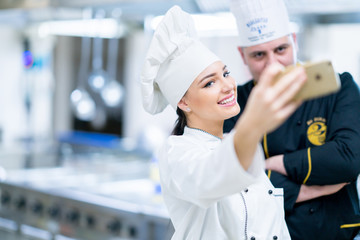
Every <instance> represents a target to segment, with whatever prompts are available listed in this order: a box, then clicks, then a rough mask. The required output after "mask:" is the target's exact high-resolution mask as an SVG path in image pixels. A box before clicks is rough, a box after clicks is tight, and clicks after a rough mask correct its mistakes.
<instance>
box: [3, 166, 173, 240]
mask: <svg viewBox="0 0 360 240" xmlns="http://www.w3.org/2000/svg"><path fill="white" fill-rule="evenodd" d="M102 162H103V163H102ZM86 163H87V162H86V161H78V162H77V163H76V164H74V162H73V163H72V164H71V166H66V167H58V168H39V169H27V170H13V171H11V172H8V174H7V175H8V177H7V179H6V180H4V181H2V182H0V191H1V198H0V217H1V218H2V220H3V221H0V229H3V230H6V231H7V232H8V234H7V235H9V234H10V235H9V236H13V237H14V238H13V239H11V238H8V239H11V240H15V239H16V240H17V239H19V238H20V237H23V238H24V239H29V238H30V239H59V238H60V237H67V238H68V239H69V238H70V239H83V240H106V239H111V240H116V239H119V240H120V239H122V240H123V239H138V240H151V239H154V240H155V239H156V240H161V239H164V240H165V239H170V238H171V235H172V233H173V227H172V225H171V222H170V220H169V216H168V213H167V210H166V208H165V206H164V204H163V202H162V198H161V195H159V194H158V193H156V191H155V188H156V185H155V184H154V182H153V181H151V180H150V179H149V178H148V176H149V174H148V173H149V161H144V159H140V160H130V161H120V162H117V161H110V162H109V161H98V162H97V163H94V162H92V163H91V164H89V162H88V164H86ZM0 220H1V219H0ZM29 229H33V230H34V229H35V230H38V232H36V231H31V230H29ZM3 230H2V231H1V230H0V236H1V234H3V235H4V236H5V232H4V231H3ZM41 231H42V232H43V233H42V234H40V233H41ZM34 232H35V234H33V233H34ZM34 235H35V236H34ZM31 237H33V238H31ZM34 237H35V238H34ZM0 239H5V237H3V236H1V237H0ZM20 239H21V238H20Z"/></svg>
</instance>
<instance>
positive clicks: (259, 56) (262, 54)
mask: <svg viewBox="0 0 360 240" xmlns="http://www.w3.org/2000/svg"><path fill="white" fill-rule="evenodd" d="M262 56H264V53H262V52H259V53H254V55H253V57H254V58H261V57H262Z"/></svg>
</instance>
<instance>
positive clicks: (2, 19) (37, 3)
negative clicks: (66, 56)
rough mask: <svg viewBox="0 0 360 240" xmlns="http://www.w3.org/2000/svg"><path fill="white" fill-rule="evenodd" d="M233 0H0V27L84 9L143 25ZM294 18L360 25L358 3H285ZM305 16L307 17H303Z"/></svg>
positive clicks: (217, 8)
mask: <svg viewBox="0 0 360 240" xmlns="http://www.w3.org/2000/svg"><path fill="white" fill-rule="evenodd" d="M229 2H230V0H1V1H0V24H1V23H6V24H13V25H22V24H27V23H29V22H38V21H48V20H64V19H80V18H81V16H82V14H81V9H83V8H85V7H92V8H103V9H105V10H108V11H111V10H113V9H114V8H119V9H121V11H122V19H123V20H125V21H133V22H142V21H143V19H144V18H145V17H146V16H149V15H152V16H155V15H162V14H164V13H165V12H166V11H167V10H168V9H169V8H170V7H171V6H173V5H175V4H176V5H179V6H181V7H182V8H183V9H184V10H185V11H187V12H190V13H214V12H224V11H228V10H229ZM285 4H286V5H287V7H288V9H289V12H290V15H291V17H292V18H296V19H298V17H300V18H301V20H302V21H304V22H310V23H313V22H317V23H334V22H335V23H337V22H339V23H353V22H360V1H359V0H332V1H328V0H285ZM304 16H306V17H304Z"/></svg>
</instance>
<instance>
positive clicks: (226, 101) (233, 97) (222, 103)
mask: <svg viewBox="0 0 360 240" xmlns="http://www.w3.org/2000/svg"><path fill="white" fill-rule="evenodd" d="M234 100H235V95H232V96H231V97H229V98H227V99H224V100H222V101H220V102H218V104H220V105H225V104H228V103H231V102H233V101H234Z"/></svg>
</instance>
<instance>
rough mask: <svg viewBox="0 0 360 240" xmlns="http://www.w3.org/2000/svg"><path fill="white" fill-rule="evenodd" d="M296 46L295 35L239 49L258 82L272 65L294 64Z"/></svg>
mask: <svg viewBox="0 0 360 240" xmlns="http://www.w3.org/2000/svg"><path fill="white" fill-rule="evenodd" d="M295 46H296V36H295V34H294V35H293V36H284V37H281V38H278V39H275V40H272V41H270V42H266V43H262V44H258V45H255V46H251V47H245V48H239V51H240V54H241V56H242V58H243V61H244V63H245V64H246V65H247V66H248V67H249V70H250V72H251V74H252V76H253V78H254V80H255V81H258V79H259V77H260V75H261V73H262V71H263V70H264V69H265V67H266V66H268V65H270V64H271V63H274V62H278V63H280V64H282V65H283V66H288V65H291V64H294V61H295V60H294V59H295V54H296V49H295Z"/></svg>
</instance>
